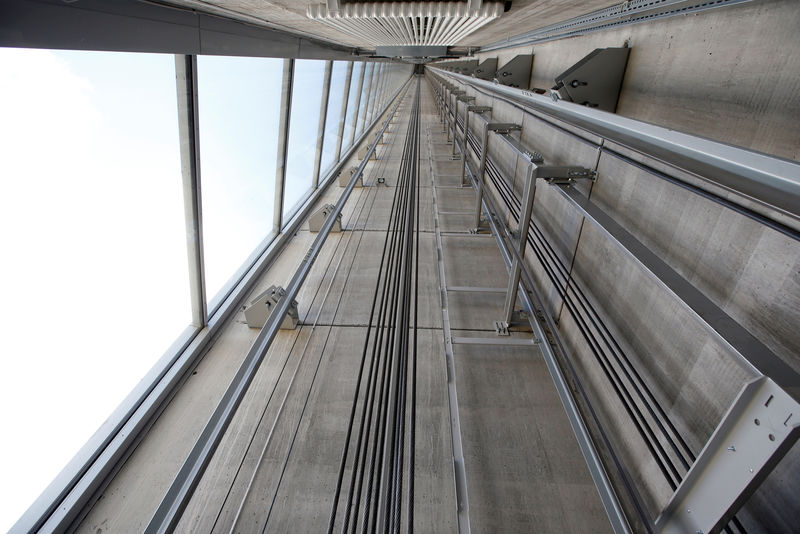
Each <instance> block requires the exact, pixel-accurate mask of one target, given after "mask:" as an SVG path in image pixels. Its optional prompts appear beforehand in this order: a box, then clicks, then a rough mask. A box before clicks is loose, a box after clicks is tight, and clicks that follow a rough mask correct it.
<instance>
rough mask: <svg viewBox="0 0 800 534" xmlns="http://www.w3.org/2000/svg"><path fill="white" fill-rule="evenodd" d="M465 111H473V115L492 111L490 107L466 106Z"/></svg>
mask: <svg viewBox="0 0 800 534" xmlns="http://www.w3.org/2000/svg"><path fill="white" fill-rule="evenodd" d="M467 111H473V112H475V113H487V112H489V111H492V106H467Z"/></svg>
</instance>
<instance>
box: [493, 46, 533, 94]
mask: <svg viewBox="0 0 800 534" xmlns="http://www.w3.org/2000/svg"><path fill="white" fill-rule="evenodd" d="M532 66H533V54H520V55H518V56H515V57H514V59H512V60H511V61H509V62H508V63H506V64H505V65H503V66H502V67H500V68H499V69H497V72H495V74H494V79H495V81H496V82H497V83H500V84H503V85H508V86H509V87H518V88H520V89H528V87H530V83H531V67H532Z"/></svg>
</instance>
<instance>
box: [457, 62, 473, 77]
mask: <svg viewBox="0 0 800 534" xmlns="http://www.w3.org/2000/svg"><path fill="white" fill-rule="evenodd" d="M458 63H459V64H458V66H457V67H456V68H454V69H453V71H454V72H457V73H458V74H463V75H465V76H470V75H472V73H473V72H475V69H477V68H478V60H477V59H470V60H467V61H459V62H458Z"/></svg>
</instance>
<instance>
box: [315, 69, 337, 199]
mask: <svg viewBox="0 0 800 534" xmlns="http://www.w3.org/2000/svg"><path fill="white" fill-rule="evenodd" d="M332 72H333V61H332V60H328V61H327V62H325V75H324V79H323V81H322V101H321V102H320V105H319V125H318V126H317V151H316V155H315V156H314V176H313V178H312V179H311V189H312V190H314V189H316V188H317V186H318V185H319V168H320V166H321V164H322V143H323V141H324V140H325V122H326V118H327V116H328V101H329V100H330V96H331V73H332Z"/></svg>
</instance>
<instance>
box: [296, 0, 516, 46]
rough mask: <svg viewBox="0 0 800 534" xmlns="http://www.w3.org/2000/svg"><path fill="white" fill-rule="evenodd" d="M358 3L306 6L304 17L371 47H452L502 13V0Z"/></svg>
mask: <svg viewBox="0 0 800 534" xmlns="http://www.w3.org/2000/svg"><path fill="white" fill-rule="evenodd" d="M469 5H470V3H469V2H359V3H347V4H343V5H341V6H340V9H339V10H338V11H332V10H329V9H328V7H327V6H325V5H324V4H319V5H311V6H309V7H308V17H309V18H310V19H313V20H318V21H320V22H322V23H323V24H327V25H328V26H331V27H333V28H336V29H337V30H339V31H342V32H344V33H347V34H348V35H352V36H353V37H356V38H358V39H359V40H366V41H368V42H369V44H371V45H375V46H392V45H395V46H414V45H422V46H426V45H427V46H431V45H444V46H452V45H455V44H456V43H458V42H459V41H460V40H461V39H463V38H464V37H466V36H467V35H469V34H470V33H472V32H474V31H475V30H477V29H478V28H480V27H481V26H483V25H484V24H486V23H488V22H491V21H492V20H494V19H496V18H497V17H499V16H500V15H502V14H503V7H504V5H503V3H502V2H483V3H482V4H481V6H480V7H479V8H478V9H472V10H470V8H469Z"/></svg>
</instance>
